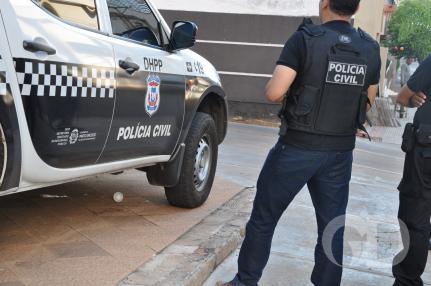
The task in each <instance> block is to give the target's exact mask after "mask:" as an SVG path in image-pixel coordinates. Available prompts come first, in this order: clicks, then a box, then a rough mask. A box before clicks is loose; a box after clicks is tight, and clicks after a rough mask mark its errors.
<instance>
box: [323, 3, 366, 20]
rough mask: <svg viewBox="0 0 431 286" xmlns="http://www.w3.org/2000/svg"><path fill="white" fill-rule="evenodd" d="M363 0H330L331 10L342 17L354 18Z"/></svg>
mask: <svg viewBox="0 0 431 286" xmlns="http://www.w3.org/2000/svg"><path fill="white" fill-rule="evenodd" d="M359 2H361V0H329V7H330V8H331V10H332V11H333V12H334V13H336V14H338V15H340V16H352V15H353V14H355V13H356V11H357V10H358V7H359Z"/></svg>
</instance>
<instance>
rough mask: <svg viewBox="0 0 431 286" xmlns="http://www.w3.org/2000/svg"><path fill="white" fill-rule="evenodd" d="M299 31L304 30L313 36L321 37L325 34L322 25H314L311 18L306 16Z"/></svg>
mask: <svg viewBox="0 0 431 286" xmlns="http://www.w3.org/2000/svg"><path fill="white" fill-rule="evenodd" d="M298 31H303V32H305V33H306V34H307V35H309V36H311V37H319V36H323V35H324V34H325V30H323V29H322V27H321V26H320V25H314V24H313V21H312V20H311V19H310V18H304V20H303V21H302V24H301V25H300V26H299V28H298Z"/></svg>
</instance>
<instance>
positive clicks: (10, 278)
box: [0, 268, 19, 285]
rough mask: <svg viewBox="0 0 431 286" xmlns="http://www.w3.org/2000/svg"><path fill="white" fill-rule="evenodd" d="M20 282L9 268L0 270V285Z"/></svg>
mask: <svg viewBox="0 0 431 286" xmlns="http://www.w3.org/2000/svg"><path fill="white" fill-rule="evenodd" d="M18 281H19V279H18V277H17V276H16V275H15V273H13V272H12V271H10V270H9V269H8V268H0V285H2V283H13V282H18Z"/></svg>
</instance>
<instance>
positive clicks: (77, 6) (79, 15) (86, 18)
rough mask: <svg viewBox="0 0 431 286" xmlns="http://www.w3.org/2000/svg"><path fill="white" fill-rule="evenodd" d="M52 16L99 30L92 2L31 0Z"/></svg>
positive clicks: (92, 0) (85, 0)
mask: <svg viewBox="0 0 431 286" xmlns="http://www.w3.org/2000/svg"><path fill="white" fill-rule="evenodd" d="M33 1H35V2H36V3H37V4H38V5H39V6H40V7H42V8H43V9H45V10H47V11H48V12H50V13H51V14H53V15H54V16H57V17H59V18H61V19H64V20H66V21H69V22H71V23H74V24H78V25H80V26H84V27H87V28H91V29H96V30H99V20H98V18H97V9H96V4H95V2H94V0H33Z"/></svg>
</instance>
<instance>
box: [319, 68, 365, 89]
mask: <svg viewBox="0 0 431 286" xmlns="http://www.w3.org/2000/svg"><path fill="white" fill-rule="evenodd" d="M366 74H367V66H366V65H359V64H348V63H339V62H329V67H328V74H327V76H326V82H328V83H335V84H344V85H355V86H364V85H365V76H366Z"/></svg>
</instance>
